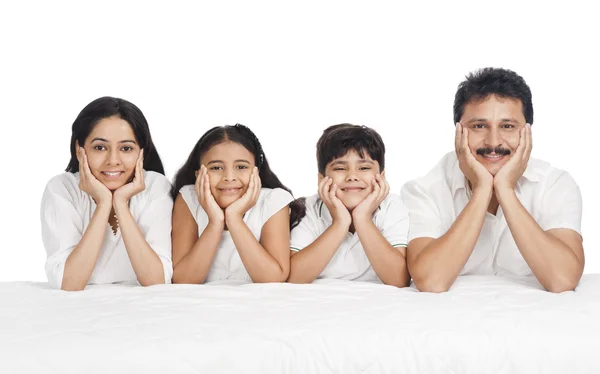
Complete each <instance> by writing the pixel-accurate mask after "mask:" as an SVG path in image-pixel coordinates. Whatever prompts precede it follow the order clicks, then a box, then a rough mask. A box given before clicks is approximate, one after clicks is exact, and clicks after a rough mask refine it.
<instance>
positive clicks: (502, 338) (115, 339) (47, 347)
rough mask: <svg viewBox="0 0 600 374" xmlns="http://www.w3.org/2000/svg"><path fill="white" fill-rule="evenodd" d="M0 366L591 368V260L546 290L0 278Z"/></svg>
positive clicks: (597, 364)
mask: <svg viewBox="0 0 600 374" xmlns="http://www.w3.org/2000/svg"><path fill="white" fill-rule="evenodd" d="M0 300H2V301H1V307H0V373H2V374H4V373H7V374H8V373H39V374H41V373H77V374H82V373H86V374H87V373H144V374H151V373H249V372H253V373H303V374H304V373H317V372H318V373H460V374H466V373H477V374H481V373H527V374H531V373H561V374H571V373H594V374H597V373H600V359H599V357H600V274H598V275H586V276H584V278H583V279H582V281H581V283H580V285H579V287H578V288H577V289H576V291H575V292H566V293H563V294H559V295H556V294H551V293H548V292H545V291H542V290H541V289H540V286H539V285H538V284H537V282H536V281H535V280H534V279H521V280H510V279H504V278H499V277H475V276H470V277H462V278H459V280H458V281H457V283H456V284H455V285H454V286H453V288H452V289H451V291H450V292H448V293H445V294H428V293H419V292H417V291H416V290H415V289H414V288H405V289H397V288H393V287H388V286H383V285H376V284H370V283H360V282H345V281H320V282H318V283H317V284H312V285H292V284H245V285H205V286H194V285H160V286H153V287H148V288H143V287H139V286H124V285H108V286H90V287H88V289H87V290H86V291H83V292H70V293H69V292H63V291H58V290H51V289H49V288H48V286H47V285H46V284H43V283H26V282H18V283H0Z"/></svg>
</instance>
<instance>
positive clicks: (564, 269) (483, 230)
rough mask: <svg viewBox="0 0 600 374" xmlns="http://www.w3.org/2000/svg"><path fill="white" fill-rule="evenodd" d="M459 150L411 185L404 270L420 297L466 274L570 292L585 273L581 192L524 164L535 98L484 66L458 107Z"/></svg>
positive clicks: (512, 77)
mask: <svg viewBox="0 0 600 374" xmlns="http://www.w3.org/2000/svg"><path fill="white" fill-rule="evenodd" d="M454 122H455V123H456V136H455V140H454V146H455V152H451V153H448V154H447V155H446V156H444V158H442V160H441V161H440V162H439V163H438V164H437V165H436V166H435V167H434V168H433V169H432V170H431V171H430V172H429V173H428V174H427V175H426V176H424V177H421V178H418V179H416V180H413V181H410V182H408V183H407V184H406V185H405V186H404V187H403V188H402V198H403V200H404V204H405V205H406V207H407V208H408V210H409V214H410V232H409V237H408V240H409V243H408V249H407V262H408V269H409V272H410V274H411V276H412V277H413V280H414V283H415V285H416V287H417V288H418V289H419V290H421V291H428V292H445V291H447V290H448V289H449V288H450V287H451V286H452V284H453V283H454V281H455V280H456V278H457V277H458V276H459V275H463V274H497V275H517V276H525V275H530V274H532V273H533V275H535V277H536V278H537V279H538V281H539V282H540V284H541V285H542V286H543V287H544V288H546V289H547V290H548V291H551V292H562V291H567V290H573V289H574V288H575V286H576V285H577V283H578V282H579V279H580V278H581V275H582V273H583V266H584V254H583V244H582V242H583V239H582V237H581V205H582V203H581V193H580V191H579V187H578V186H577V184H576V183H575V181H574V180H573V178H572V177H571V176H570V175H569V174H568V173H567V172H565V171H562V170H558V169H556V168H553V167H552V166H550V165H549V164H548V163H546V162H543V161H540V160H536V159H533V158H530V157H529V156H530V154H531V145H532V136H531V125H532V124H533V106H532V102H531V91H530V89H529V87H528V86H527V84H526V83H525V81H524V80H523V78H522V77H520V76H519V75H517V74H516V73H515V72H513V71H510V70H506V69H496V68H485V69H482V70H479V71H477V72H475V73H471V74H470V75H469V76H468V77H467V79H466V80H465V81H464V82H462V83H461V84H460V85H459V87H458V91H457V92H456V96H455V99H454Z"/></svg>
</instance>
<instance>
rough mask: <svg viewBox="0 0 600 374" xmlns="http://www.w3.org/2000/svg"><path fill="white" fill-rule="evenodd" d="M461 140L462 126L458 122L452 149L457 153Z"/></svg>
mask: <svg viewBox="0 0 600 374" xmlns="http://www.w3.org/2000/svg"><path fill="white" fill-rule="evenodd" d="M461 138H462V125H461V124H460V122H456V129H455V131H454V149H456V150H457V151H458V150H459V149H460V144H461Z"/></svg>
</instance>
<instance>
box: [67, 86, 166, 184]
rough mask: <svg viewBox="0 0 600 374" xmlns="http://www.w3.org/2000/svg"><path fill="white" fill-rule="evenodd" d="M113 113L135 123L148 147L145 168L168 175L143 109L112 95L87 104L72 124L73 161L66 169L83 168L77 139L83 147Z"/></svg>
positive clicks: (143, 145)
mask: <svg viewBox="0 0 600 374" xmlns="http://www.w3.org/2000/svg"><path fill="white" fill-rule="evenodd" d="M112 116H118V117H119V118H121V119H123V120H125V121H127V123H129V126H131V129H132V130H133V134H134V135H135V140H136V141H137V143H138V144H139V146H140V148H141V149H143V150H144V169H145V170H151V171H155V172H157V173H160V174H162V175H165V169H164V168H163V164H162V161H161V160H160V156H159V155H158V152H157V151H156V148H155V147H154V143H153V142H152V137H151V136H150V129H149V128H148V121H146V117H144V114H143V113H142V111H141V110H140V109H139V108H138V107H137V106H135V105H133V104H132V103H130V102H129V101H127V100H123V99H118V98H115V97H110V96H104V97H101V98H99V99H96V100H94V101H92V102H91V103H89V104H88V105H86V107H85V108H83V110H82V111H81V112H80V113H79V115H78V116H77V118H76V119H75V122H73V126H72V127H71V161H69V165H68V166H67V169H66V171H68V172H71V173H75V172H78V171H79V161H77V153H75V144H76V143H75V142H76V141H77V142H79V145H80V146H82V147H83V144H84V143H85V139H87V137H88V136H89V135H90V133H91V132H92V130H93V129H94V126H96V125H97V124H98V122H100V121H101V120H103V119H104V118H108V117H112Z"/></svg>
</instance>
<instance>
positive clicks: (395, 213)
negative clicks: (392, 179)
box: [381, 194, 410, 247]
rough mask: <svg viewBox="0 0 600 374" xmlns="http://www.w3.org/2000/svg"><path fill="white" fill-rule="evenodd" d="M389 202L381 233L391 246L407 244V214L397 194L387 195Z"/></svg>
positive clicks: (404, 245) (408, 220)
mask: <svg viewBox="0 0 600 374" xmlns="http://www.w3.org/2000/svg"><path fill="white" fill-rule="evenodd" d="M388 199H390V203H389V205H388V207H387V209H386V212H385V216H384V217H383V222H382V224H381V227H382V228H381V234H382V235H383V236H384V237H385V238H386V239H387V241H388V243H390V244H391V245H392V247H406V246H408V230H409V222H410V219H409V214H408V210H407V209H406V207H405V206H404V204H403V203H402V199H401V198H400V196H398V195H392V194H390V196H389V197H388Z"/></svg>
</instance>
